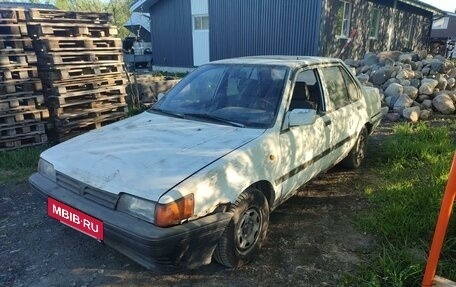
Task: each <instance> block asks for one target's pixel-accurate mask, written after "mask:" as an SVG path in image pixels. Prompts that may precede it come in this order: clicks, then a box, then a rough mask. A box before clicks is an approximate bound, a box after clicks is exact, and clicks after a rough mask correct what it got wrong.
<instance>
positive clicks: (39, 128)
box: [0, 121, 46, 139]
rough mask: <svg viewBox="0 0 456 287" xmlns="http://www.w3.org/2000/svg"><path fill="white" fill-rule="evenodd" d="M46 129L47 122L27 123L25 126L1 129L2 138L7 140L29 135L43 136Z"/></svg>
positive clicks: (0, 135)
mask: <svg viewBox="0 0 456 287" xmlns="http://www.w3.org/2000/svg"><path fill="white" fill-rule="evenodd" d="M45 127H46V123H45V122H41V121H39V122H32V123H27V124H23V125H12V126H8V127H2V128H0V138H2V139H3V138H6V137H9V138H11V137H17V136H21V135H27V134H31V133H33V134H36V133H39V134H42V133H44V132H45Z"/></svg>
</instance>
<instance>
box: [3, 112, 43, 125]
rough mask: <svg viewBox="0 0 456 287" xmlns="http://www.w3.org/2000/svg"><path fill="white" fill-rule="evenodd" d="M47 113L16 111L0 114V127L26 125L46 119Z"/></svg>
mask: <svg viewBox="0 0 456 287" xmlns="http://www.w3.org/2000/svg"><path fill="white" fill-rule="evenodd" d="M48 117H49V111H48V110H47V109H46V110H44V109H43V110H34V111H18V112H14V113H8V114H2V113H0V127H5V126H11V125H16V124H27V123H30V122H36V121H40V120H44V119H47V118H48Z"/></svg>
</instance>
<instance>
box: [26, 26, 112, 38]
mask: <svg viewBox="0 0 456 287" xmlns="http://www.w3.org/2000/svg"><path fill="white" fill-rule="evenodd" d="M27 30H28V35H29V36H30V37H32V38H39V37H43V36H46V35H48V36H55V37H78V36H88V37H96V38H99V37H114V36H116V35H117V32H118V31H117V27H116V26H112V25H109V24H72V25H68V24H67V23H30V24H27Z"/></svg>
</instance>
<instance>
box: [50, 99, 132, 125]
mask: <svg viewBox="0 0 456 287" xmlns="http://www.w3.org/2000/svg"><path fill="white" fill-rule="evenodd" d="M127 108H128V107H127V104H126V103H125V102H123V103H119V102H116V103H110V102H108V103H100V102H99V103H97V102H93V103H88V104H81V105H77V106H76V107H71V106H70V107H64V108H57V109H53V108H50V115H51V117H52V118H56V119H57V118H58V119H59V120H64V121H65V122H67V121H68V122H72V121H77V120H79V119H96V118H98V117H100V116H102V115H106V114H111V113H116V112H124V113H126V112H127Z"/></svg>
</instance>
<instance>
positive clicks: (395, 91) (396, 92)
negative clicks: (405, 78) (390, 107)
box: [385, 83, 404, 97]
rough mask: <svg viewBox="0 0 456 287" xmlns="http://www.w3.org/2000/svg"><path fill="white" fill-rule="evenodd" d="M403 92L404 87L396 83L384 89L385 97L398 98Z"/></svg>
mask: <svg viewBox="0 0 456 287" xmlns="http://www.w3.org/2000/svg"><path fill="white" fill-rule="evenodd" d="M403 92H404V87H402V86H401V85H400V84H398V83H392V84H390V85H389V86H388V88H386V90H385V96H387V97H399V96H400V95H402V93H403Z"/></svg>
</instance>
